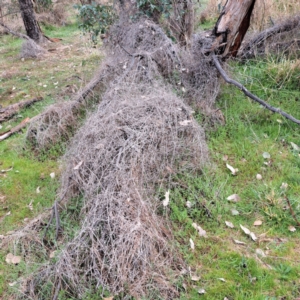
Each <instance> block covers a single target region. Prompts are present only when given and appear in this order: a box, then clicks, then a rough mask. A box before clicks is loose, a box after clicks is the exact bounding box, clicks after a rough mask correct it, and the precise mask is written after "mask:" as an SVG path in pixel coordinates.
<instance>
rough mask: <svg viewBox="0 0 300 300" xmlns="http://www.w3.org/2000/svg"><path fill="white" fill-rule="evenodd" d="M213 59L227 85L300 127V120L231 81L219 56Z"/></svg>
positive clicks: (214, 56)
mask: <svg viewBox="0 0 300 300" xmlns="http://www.w3.org/2000/svg"><path fill="white" fill-rule="evenodd" d="M212 58H213V61H214V63H215V66H216V68H217V70H218V71H219V73H220V74H221V76H222V77H223V79H224V80H225V81H226V82H227V83H229V84H233V85H235V86H236V87H238V88H239V89H240V90H241V91H242V92H243V93H244V94H245V95H246V96H247V97H249V98H250V99H252V100H254V101H255V102H258V103H259V104H260V105H262V106H263V107H265V108H267V109H268V110H270V111H272V112H275V113H278V114H280V115H282V116H283V117H285V118H287V119H289V120H291V121H292V122H294V123H296V124H299V125H300V120H298V119H296V118H294V117H293V116H291V115H289V114H288V113H286V112H284V111H282V110H281V109H280V108H276V107H273V106H271V105H270V104H268V103H267V102H265V101H263V100H262V99H260V98H258V97H257V96H255V95H254V94H252V93H250V92H249V91H248V90H247V89H246V88H245V87H244V86H243V85H242V84H241V83H239V82H237V81H235V80H234V79H231V78H230V77H228V75H227V74H226V72H225V71H224V69H223V68H222V67H221V64H220V62H219V60H218V58H217V56H216V55H215V54H213V55H212Z"/></svg>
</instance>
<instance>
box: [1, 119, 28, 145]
mask: <svg viewBox="0 0 300 300" xmlns="http://www.w3.org/2000/svg"><path fill="white" fill-rule="evenodd" d="M29 121H30V119H29V118H26V119H24V120H23V121H22V122H21V123H20V124H19V125H17V126H16V127H14V128H12V129H10V130H8V131H6V132H3V133H2V134H1V135H0V141H3V140H5V139H7V138H8V137H10V136H11V135H13V134H15V133H17V132H19V131H20V130H21V129H23V128H24V127H25V126H26V125H27V123H28V122H29Z"/></svg>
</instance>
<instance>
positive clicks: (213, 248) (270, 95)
mask: <svg viewBox="0 0 300 300" xmlns="http://www.w3.org/2000/svg"><path fill="white" fill-rule="evenodd" d="M294 63H295V61H291V62H290V63H288V62H287V60H286V59H285V58H283V57H282V58H280V59H277V60H275V59H271V58H269V59H267V60H261V61H256V62H249V63H247V64H246V65H238V64H237V63H234V64H231V73H233V75H232V76H234V77H235V78H238V79H239V80H240V81H241V82H243V83H244V84H245V85H246V86H247V87H248V88H249V89H250V90H251V91H253V92H255V93H256V94H257V95H258V96H260V97H262V98H263V99H266V100H267V101H268V102H269V103H271V104H272V105H273V106H275V107H281V108H282V109H283V110H286V111H288V112H290V113H292V114H293V115H294V116H295V117H297V118H298V119H299V118H300V111H299V105H300V103H299V101H300V91H299V88H298V87H299V83H300V77H299V74H300V72H299V71H300V70H299V68H298V70H295V72H293V74H291V76H290V77H289V78H288V79H287V80H285V79H284V78H286V75H287V74H288V72H290V70H291V66H290V64H294ZM288 65H289V66H288ZM284 67H286V69H285V72H284V71H283V70H282V68H284ZM281 70H282V71H281ZM280 73H281V74H285V76H281V75H280ZM218 107H219V108H221V110H222V112H223V113H224V116H225V120H226V125H225V126H220V127H218V128H217V129H216V130H212V131H210V132H209V133H208V142H209V148H210V154H211V159H212V164H211V165H210V166H209V167H207V168H206V170H205V171H204V173H203V174H201V176H199V177H197V176H196V177H195V176H189V175H187V176H181V177H178V178H177V184H176V188H174V189H173V190H172V191H171V193H170V197H171V199H172V200H170V201H171V207H170V208H171V218H172V220H173V224H174V227H175V230H174V232H175V235H176V237H177V240H178V243H179V244H180V247H181V249H182V251H183V253H184V255H185V257H186V259H187V261H188V262H189V265H190V266H191V268H192V275H196V276H198V277H199V278H197V280H196V281H193V280H190V283H189V285H188V287H187V289H188V295H189V296H190V298H189V299H198V298H199V297H200V295H199V292H203V290H205V294H203V295H201V299H296V298H298V297H300V280H299V272H300V267H299V252H300V246H299V228H298V227H297V225H298V224H297V222H296V221H295V219H294V218H293V217H292V213H291V211H290V209H289V205H288V202H287V200H286V197H287V199H289V201H290V203H291V206H292V210H293V212H294V213H295V216H296V218H297V219H298V220H300V201H299V195H300V185H299V183H300V176H299V175H300V174H299V173H300V169H299V167H300V148H297V147H296V146H295V145H294V144H296V145H300V134H299V126H298V125H296V124H293V123H291V122H289V121H287V120H285V119H283V118H282V117H281V116H279V115H275V114H272V113H270V112H269V111H266V110H265V109H263V108H262V107H260V106H259V105H258V104H256V103H253V102H251V101H250V100H249V99H247V98H245V96H243V94H242V93H241V92H240V91H239V90H237V89H236V88H234V87H231V86H227V85H224V86H223V87H222V92H221V95H220V96H219V99H218ZM199 118H200V119H201V116H199ZM291 143H294V144H291ZM226 164H229V165H231V166H233V167H234V168H237V169H238V172H237V173H236V175H232V174H231V171H230V170H229V169H228V168H227V167H226ZM257 174H260V175H261V176H258V175H257ZM257 176H258V178H257ZM175 181H176V179H175ZM282 183H287V187H286V185H285V187H284V186H283V185H282ZM232 194H237V195H238V196H239V199H238V201H237V202H233V201H229V200H227V197H228V196H230V195H232ZM187 201H189V202H188V206H190V207H187ZM226 221H227V222H231V223H232V225H233V226H234V228H230V227H228V226H227V225H226V223H225V222H226ZM255 221H261V225H259V226H255V225H254V222H255ZM193 222H196V223H197V224H198V225H200V226H201V227H202V228H203V229H204V230H205V231H206V232H207V237H200V236H199V234H198V233H197V231H196V230H195V229H194V228H193V226H192V223H193ZM240 225H242V226H244V227H246V228H248V229H249V230H250V231H251V232H253V233H254V234H255V236H256V237H257V240H256V241H253V240H252V239H251V237H250V236H248V235H246V234H245V233H244V232H243V230H242V229H241V227H240ZM293 227H295V229H296V227H297V229H296V231H293V230H294V228H293ZM190 239H192V241H193V242H194V245H195V249H194V250H192V249H191V245H190ZM235 240H238V241H241V242H243V243H244V244H242V245H239V244H237V242H235ZM258 249H259V250H258ZM187 298H188V296H187V295H186V294H185V295H184V296H183V298H182V299H187Z"/></svg>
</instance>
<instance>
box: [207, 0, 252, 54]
mask: <svg viewBox="0 0 300 300" xmlns="http://www.w3.org/2000/svg"><path fill="white" fill-rule="evenodd" d="M255 1H256V0H227V2H226V4H225V6H224V7H223V10H222V12H221V14H220V17H219V19H218V21H217V23H216V25H215V28H214V30H213V35H214V36H215V41H214V43H213V44H212V49H211V50H212V51H215V53H216V54H218V55H221V56H222V57H223V58H225V57H230V56H233V57H235V56H236V55H237V52H238V50H239V48H240V46H241V43H242V41H243V39H244V36H245V34H246V32H247V30H248V28H249V25H250V17H251V14H252V11H253V8H254V4H255Z"/></svg>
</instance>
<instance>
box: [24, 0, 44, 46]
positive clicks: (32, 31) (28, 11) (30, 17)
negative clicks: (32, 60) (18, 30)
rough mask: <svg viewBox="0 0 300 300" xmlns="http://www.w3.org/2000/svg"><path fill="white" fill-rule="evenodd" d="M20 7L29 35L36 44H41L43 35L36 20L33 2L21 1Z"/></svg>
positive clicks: (29, 0)
mask: <svg viewBox="0 0 300 300" xmlns="http://www.w3.org/2000/svg"><path fill="white" fill-rule="evenodd" d="M19 5H20V10H21V16H22V19H23V23H24V26H25V29H26V33H27V35H28V36H29V37H30V38H31V39H32V40H34V41H35V42H36V43H41V42H42V40H43V34H42V32H41V29H40V26H39V24H38V22H37V20H36V18H35V14H34V10H33V4H32V1H31V0H19Z"/></svg>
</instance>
